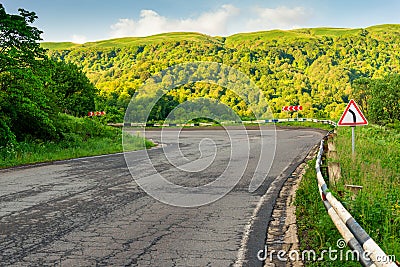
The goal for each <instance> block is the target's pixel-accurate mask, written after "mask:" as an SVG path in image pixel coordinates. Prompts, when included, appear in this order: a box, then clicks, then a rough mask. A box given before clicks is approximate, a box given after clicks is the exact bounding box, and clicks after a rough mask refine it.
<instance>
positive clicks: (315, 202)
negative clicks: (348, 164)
mask: <svg viewBox="0 0 400 267" xmlns="http://www.w3.org/2000/svg"><path fill="white" fill-rule="evenodd" d="M314 166H315V160H313V161H310V162H309V163H308V169H307V171H306V173H305V174H304V176H303V179H302V180H301V183H300V186H299V188H298V190H297V192H296V199H295V205H296V217H297V227H298V234H299V240H300V250H301V251H304V250H314V251H315V252H316V254H317V255H318V256H319V255H321V253H322V251H323V250H329V248H332V249H338V247H337V245H336V243H337V240H339V239H341V238H342V237H341V236H340V234H339V232H338V231H337V230H336V227H335V225H334V224H333V222H332V220H331V218H330V217H329V215H328V213H327V212H326V210H325V207H324V205H323V203H322V201H321V198H320V196H319V192H318V187H317V186H318V185H317V180H316V177H315V168H314ZM343 253H346V251H343ZM306 266H332V267H335V266H338V267H339V266H340V267H342V266H346V267H347V266H360V264H359V263H358V262H352V261H350V262H343V261H337V262H332V261H331V260H330V259H329V258H328V257H327V255H326V257H324V260H318V261H308V262H306Z"/></svg>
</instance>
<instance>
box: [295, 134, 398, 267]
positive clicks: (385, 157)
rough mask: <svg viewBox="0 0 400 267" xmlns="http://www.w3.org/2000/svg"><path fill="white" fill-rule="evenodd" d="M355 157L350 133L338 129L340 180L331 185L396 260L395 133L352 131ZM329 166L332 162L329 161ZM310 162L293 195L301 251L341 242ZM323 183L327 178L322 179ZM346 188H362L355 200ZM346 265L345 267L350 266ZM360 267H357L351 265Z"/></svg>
mask: <svg viewBox="0 0 400 267" xmlns="http://www.w3.org/2000/svg"><path fill="white" fill-rule="evenodd" d="M356 140H357V142H356V157H355V158H353V157H352V154H351V129H350V128H349V127H343V128H338V133H337V137H336V138H335V144H336V149H337V153H338V156H339V160H338V161H339V163H340V166H341V169H342V180H341V181H339V183H338V184H337V185H335V186H332V185H330V186H329V188H330V190H332V193H333V194H334V195H335V196H336V197H337V198H338V199H339V200H340V201H341V202H342V203H343V205H344V206H345V207H346V208H347V209H348V210H349V212H350V213H351V214H352V215H353V217H354V218H355V219H356V220H357V221H358V222H359V223H360V225H361V226H362V227H363V228H364V229H365V230H366V231H367V233H368V234H369V235H370V236H371V237H372V238H373V239H374V240H375V241H376V242H377V243H378V244H379V245H380V247H381V248H382V249H383V250H384V251H385V252H386V253H387V254H388V255H395V257H396V259H399V258H400V244H399V240H400V175H399V171H400V130H399V129H398V128H397V129H385V128H379V127H377V126H368V127H357V128H356ZM330 160H332V159H330ZM314 164H315V161H313V162H311V163H310V168H309V169H308V170H307V172H306V174H305V176H304V177H303V180H302V181H301V184H300V187H299V190H298V191H297V193H296V207H297V208H296V209H297V210H296V213H297V224H298V231H299V238H300V246H301V249H303V250H304V249H315V250H317V251H318V250H321V249H323V248H324V249H326V248H327V247H329V246H333V247H334V248H335V247H336V245H335V242H336V241H337V240H338V239H339V238H340V235H339V233H338V231H337V230H336V228H335V227H334V226H333V223H332V222H331V219H330V217H329V215H328V214H327V212H326V210H325V208H324V207H323V204H322V202H321V200H320V197H319V194H318V187H317V181H316V174H315V169H314ZM325 180H326V181H328V178H325ZM345 184H352V185H361V186H363V189H362V190H361V192H360V193H358V194H357V196H354V194H353V193H351V192H349V191H347V190H346V189H345V187H344V185H345ZM343 264H344V262H343V261H339V260H338V261H336V262H330V261H329V260H326V261H325V262H310V263H308V264H307V266H343ZM352 264H353V263H351V262H349V263H348V262H346V263H345V266H353V265H352ZM355 266H359V264H357V265H355Z"/></svg>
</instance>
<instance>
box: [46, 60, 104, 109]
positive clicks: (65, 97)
mask: <svg viewBox="0 0 400 267" xmlns="http://www.w3.org/2000/svg"><path fill="white" fill-rule="evenodd" d="M49 69H50V70H51V71H52V77H51V80H52V81H51V85H50V86H49V87H50V90H51V91H52V93H53V94H54V98H55V99H54V101H55V103H56V106H57V109H58V111H60V112H63V113H66V114H70V115H74V116H84V115H86V114H87V112H89V111H93V110H94V109H95V97H96V93H97V89H96V87H94V85H93V84H92V83H91V82H90V81H89V79H88V78H87V77H86V75H85V74H84V73H83V72H82V70H81V69H80V68H79V67H77V66H76V65H75V64H73V63H65V62H63V61H49Z"/></svg>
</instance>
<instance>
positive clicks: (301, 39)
mask: <svg viewBox="0 0 400 267" xmlns="http://www.w3.org/2000/svg"><path fill="white" fill-rule="evenodd" d="M399 44H400V25H380V26H373V27H369V28H366V29H335V28H315V29H296V30H290V31H281V30H274V31H266V32H255V33H243V34H236V35H232V36H229V37H211V36H207V35H203V34H197V33H167V34H159V35H155V36H150V37H143V38H133V37H132V38H120V39H113V40H105V41H99V42H92V43H86V44H82V45H78V44H73V43H42V47H44V48H48V49H49V55H51V56H52V57H54V58H57V59H61V60H63V61H66V62H73V63H75V64H78V65H79V66H81V67H82V68H83V70H84V71H85V72H86V74H87V76H88V77H89V79H90V80H91V81H92V82H93V83H94V84H95V86H96V87H97V88H99V90H100V95H101V96H102V97H104V98H103V101H100V102H99V103H98V106H99V108H100V109H105V110H106V111H107V112H108V114H109V119H110V120H114V121H118V120H119V121H122V119H123V114H124V111H125V108H126V106H127V105H128V103H129V101H130V99H131V97H132V96H133V95H134V93H135V91H136V90H137V89H138V88H140V86H141V85H142V84H143V83H144V82H145V81H146V80H147V79H148V78H150V77H152V75H155V74H156V73H158V72H160V71H161V70H163V69H166V68H168V67H170V66H174V65H175V64H180V63H185V62H193V61H211V62H219V63H223V64H226V65H228V66H231V67H233V68H236V69H238V70H240V71H241V72H243V73H245V74H246V75H248V76H249V77H250V78H251V80H252V81H253V82H255V83H256V85H257V86H258V87H259V88H260V89H261V90H262V91H263V92H264V94H265V96H266V98H267V102H268V104H269V106H270V108H271V110H272V112H273V113H274V115H275V116H277V117H287V116H290V115H292V116H295V115H294V114H288V113H284V112H281V108H282V106H286V105H302V106H303V107H304V109H303V111H302V112H300V114H299V115H300V116H303V117H319V118H331V119H337V118H338V117H339V116H340V115H341V112H342V111H343V110H344V107H345V105H346V103H347V102H348V100H349V98H352V97H355V96H354V95H353V93H352V92H353V89H352V87H353V84H354V82H355V81H356V80H358V79H360V78H366V79H380V78H382V79H383V78H385V77H386V76H387V75H388V74H393V73H399V71H400V49H399ZM168 96H169V97H170V100H171V101H172V100H173V101H175V102H176V103H181V102H183V101H185V100H187V99H188V98H191V97H193V96H205V97H210V98H218V99H220V100H221V101H222V102H223V103H225V104H227V105H229V106H231V107H232V108H233V109H234V110H236V111H238V114H239V115H240V116H242V117H246V114H245V112H246V110H245V109H244V108H243V101H241V100H240V99H239V100H238V99H235V95H232V94H230V92H229V91H227V90H226V88H221V87H218V86H212V85H207V84H187V85H184V86H180V87H179V88H176V89H175V90H174V91H170V92H169V93H168ZM171 101H169V103H170V104H171V103H174V102H171ZM167 102H168V101H167ZM247 115H248V114H247Z"/></svg>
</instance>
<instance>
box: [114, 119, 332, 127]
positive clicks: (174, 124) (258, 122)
mask: <svg viewBox="0 0 400 267" xmlns="http://www.w3.org/2000/svg"><path fill="white" fill-rule="evenodd" d="M280 122H316V123H323V124H330V125H333V126H336V122H334V121H331V120H319V119H310V118H289V119H271V120H256V121H242V123H244V124H264V123H280ZM221 124H222V125H224V124H235V122H231V121H223V122H221ZM239 124H240V123H239ZM109 125H111V126H118V127H122V126H125V127H130V126H132V127H145V126H147V127H149V126H155V127H171V126H185V127H194V126H210V125H212V123H189V124H188V123H186V124H185V123H166V124H160V123H130V122H125V123H111V124H109Z"/></svg>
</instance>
